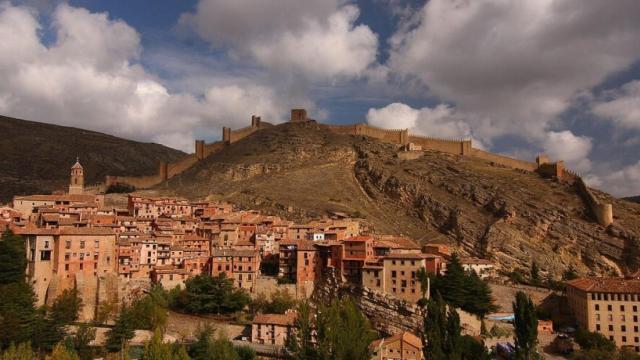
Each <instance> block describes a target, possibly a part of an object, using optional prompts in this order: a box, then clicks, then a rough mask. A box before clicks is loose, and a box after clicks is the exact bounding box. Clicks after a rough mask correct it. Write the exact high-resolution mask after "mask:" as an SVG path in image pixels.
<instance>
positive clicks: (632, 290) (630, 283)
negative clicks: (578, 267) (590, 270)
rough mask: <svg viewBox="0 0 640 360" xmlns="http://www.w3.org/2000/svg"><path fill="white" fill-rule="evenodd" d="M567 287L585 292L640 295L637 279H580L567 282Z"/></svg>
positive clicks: (639, 285)
mask: <svg viewBox="0 0 640 360" xmlns="http://www.w3.org/2000/svg"><path fill="white" fill-rule="evenodd" d="M567 285H568V286H571V287H573V288H576V289H579V290H582V291H585V292H600V293H624V294H640V280H639V279H625V278H618V277H613V278H581V279H574V280H571V281H567Z"/></svg>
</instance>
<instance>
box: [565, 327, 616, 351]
mask: <svg viewBox="0 0 640 360" xmlns="http://www.w3.org/2000/svg"><path fill="white" fill-rule="evenodd" d="M575 340H576V343H577V344H578V345H580V348H581V349H584V350H603V351H607V352H613V351H615V350H616V344H615V343H614V342H613V341H611V340H609V339H607V338H606V337H605V336H604V335H602V334H600V333H597V332H591V331H587V330H582V329H580V330H578V331H577V332H576V336H575Z"/></svg>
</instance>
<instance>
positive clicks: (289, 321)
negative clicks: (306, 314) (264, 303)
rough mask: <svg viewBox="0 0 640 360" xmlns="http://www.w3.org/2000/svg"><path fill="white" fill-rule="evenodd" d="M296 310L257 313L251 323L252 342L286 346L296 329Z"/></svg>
mask: <svg viewBox="0 0 640 360" xmlns="http://www.w3.org/2000/svg"><path fill="white" fill-rule="evenodd" d="M295 321H296V312H295V311H293V310H288V311H287V312H286V313H284V314H256V316H254V318H253V321H252V323H251V342H252V343H255V344H270V345H276V346H284V345H285V344H286V342H287V339H288V338H289V336H291V334H292V332H293V331H294V326H295Z"/></svg>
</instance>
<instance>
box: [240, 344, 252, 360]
mask: <svg viewBox="0 0 640 360" xmlns="http://www.w3.org/2000/svg"><path fill="white" fill-rule="evenodd" d="M236 351H237V352H238V358H239V359H240V360H254V359H256V358H257V356H256V352H255V351H254V350H253V349H252V348H250V347H248V346H238V347H236Z"/></svg>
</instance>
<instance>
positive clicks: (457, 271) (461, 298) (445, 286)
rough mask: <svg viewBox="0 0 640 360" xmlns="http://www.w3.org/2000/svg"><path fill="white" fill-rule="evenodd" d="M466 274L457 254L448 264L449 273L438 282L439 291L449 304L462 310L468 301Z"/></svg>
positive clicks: (452, 256)
mask: <svg viewBox="0 0 640 360" xmlns="http://www.w3.org/2000/svg"><path fill="white" fill-rule="evenodd" d="M466 277H467V275H466V273H465V271H464V268H463V267H462V264H461V263H460V259H459V258H458V255H457V254H455V253H454V254H453V255H451V260H450V261H449V263H448V264H447V271H446V273H445V274H444V276H443V277H442V278H441V279H440V281H438V291H440V293H441V294H442V296H444V299H445V300H446V301H447V303H448V304H450V305H453V306H454V307H457V308H462V307H463V305H464V304H465V303H466V301H467V300H468V295H467V286H468V285H469V283H468V281H466Z"/></svg>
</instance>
